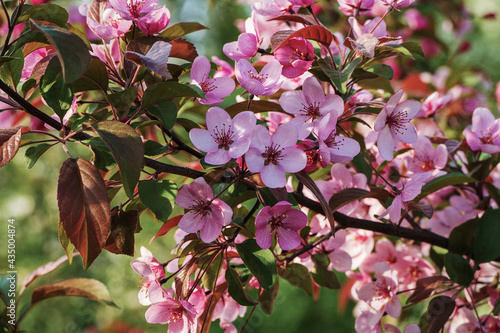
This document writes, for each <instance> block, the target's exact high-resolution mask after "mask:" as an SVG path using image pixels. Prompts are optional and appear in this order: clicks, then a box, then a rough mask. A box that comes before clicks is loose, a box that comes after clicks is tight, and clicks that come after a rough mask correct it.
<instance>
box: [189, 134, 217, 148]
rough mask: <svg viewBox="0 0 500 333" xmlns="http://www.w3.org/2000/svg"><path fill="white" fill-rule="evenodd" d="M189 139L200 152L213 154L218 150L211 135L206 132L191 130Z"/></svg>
mask: <svg viewBox="0 0 500 333" xmlns="http://www.w3.org/2000/svg"><path fill="white" fill-rule="evenodd" d="M189 139H190V140H191V142H192V143H193V145H194V146H195V147H196V148H198V149H199V150H201V151H205V152H208V153H213V152H216V151H217V150H219V145H218V144H217V142H215V139H214V138H213V137H212V133H211V132H209V131H207V130H204V129H201V128H193V129H192V130H191V131H189Z"/></svg>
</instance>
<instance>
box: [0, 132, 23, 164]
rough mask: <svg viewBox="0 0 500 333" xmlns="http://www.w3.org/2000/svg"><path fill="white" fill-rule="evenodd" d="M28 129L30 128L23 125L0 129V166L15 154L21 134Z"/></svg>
mask: <svg viewBox="0 0 500 333" xmlns="http://www.w3.org/2000/svg"><path fill="white" fill-rule="evenodd" d="M29 131H30V128H29V127H24V126H18V127H13V128H5V129H0V167H3V166H4V165H5V164H7V163H9V162H10V160H11V159H13V158H14V156H16V153H17V151H18V150H19V145H20V144H21V136H22V135H23V134H24V133H27V132H29Z"/></svg>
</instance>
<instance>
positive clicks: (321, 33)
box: [272, 25, 333, 52]
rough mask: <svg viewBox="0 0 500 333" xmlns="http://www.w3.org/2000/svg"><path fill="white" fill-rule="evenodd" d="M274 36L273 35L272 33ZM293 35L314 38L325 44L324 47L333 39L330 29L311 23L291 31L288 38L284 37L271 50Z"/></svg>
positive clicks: (282, 44) (283, 43) (284, 43)
mask: <svg viewBox="0 0 500 333" xmlns="http://www.w3.org/2000/svg"><path fill="white" fill-rule="evenodd" d="M273 36H274V35H273ZM295 37H300V38H305V39H311V40H314V41H316V42H318V43H321V44H323V45H325V46H326V47H329V46H330V44H331V43H332V41H333V35H332V33H331V32H330V30H328V29H326V28H323V27H320V26H318V25H312V26H309V27H305V28H302V29H300V30H298V31H296V32H294V33H292V34H291V35H290V36H288V38H286V39H285V40H284V41H283V42H281V44H279V45H278V46H277V47H274V45H273V47H272V52H274V51H276V50H277V49H279V48H280V47H282V46H285V45H286V44H287V43H288V40H290V38H295Z"/></svg>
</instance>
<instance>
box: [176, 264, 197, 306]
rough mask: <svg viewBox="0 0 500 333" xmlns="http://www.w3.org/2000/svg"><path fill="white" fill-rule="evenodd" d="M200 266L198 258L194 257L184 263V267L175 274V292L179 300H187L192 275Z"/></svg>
mask: <svg viewBox="0 0 500 333" xmlns="http://www.w3.org/2000/svg"><path fill="white" fill-rule="evenodd" d="M197 268H198V258H196V257H193V258H191V259H189V261H188V262H187V263H185V264H184V266H183V267H182V269H181V270H180V271H179V272H178V273H177V275H176V276H175V279H174V281H175V294H176V295H177V297H178V299H179V300H187V299H188V292H189V288H190V287H191V280H190V278H189V277H190V276H191V274H193V273H194V272H195V271H196V269H197Z"/></svg>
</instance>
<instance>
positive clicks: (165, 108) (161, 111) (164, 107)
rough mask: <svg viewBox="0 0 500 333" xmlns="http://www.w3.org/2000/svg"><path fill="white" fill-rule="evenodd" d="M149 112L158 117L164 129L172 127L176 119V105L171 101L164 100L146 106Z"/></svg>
mask: <svg viewBox="0 0 500 333" xmlns="http://www.w3.org/2000/svg"><path fill="white" fill-rule="evenodd" d="M148 111H149V113H151V114H152V115H153V116H155V117H156V118H158V120H160V121H161V122H162V124H163V127H164V128H165V129H171V128H172V127H174V125H175V122H176V120H177V105H175V103H174V102H172V101H164V102H161V103H159V104H156V105H152V106H150V107H148Z"/></svg>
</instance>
